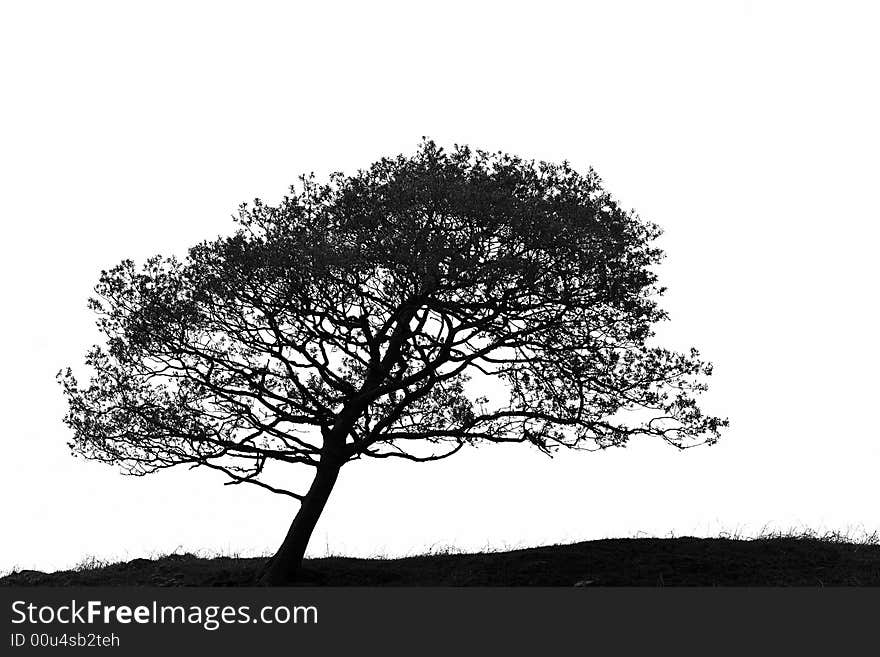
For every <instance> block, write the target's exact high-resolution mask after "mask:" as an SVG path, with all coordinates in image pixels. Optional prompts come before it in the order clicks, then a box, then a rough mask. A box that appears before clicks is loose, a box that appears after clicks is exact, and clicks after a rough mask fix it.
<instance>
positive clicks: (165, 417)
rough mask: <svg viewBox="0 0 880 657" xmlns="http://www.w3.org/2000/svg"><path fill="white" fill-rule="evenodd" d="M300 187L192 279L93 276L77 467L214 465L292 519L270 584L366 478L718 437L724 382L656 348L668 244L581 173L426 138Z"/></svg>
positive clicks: (256, 206)
mask: <svg viewBox="0 0 880 657" xmlns="http://www.w3.org/2000/svg"><path fill="white" fill-rule="evenodd" d="M300 183H301V184H300V185H298V186H296V187H292V188H291V191H290V195H289V196H287V197H285V198H284V200H283V202H281V203H280V204H279V205H278V206H277V207H272V206H268V205H265V204H263V203H262V202H260V201H259V200H257V201H255V202H254V203H253V204H252V205H250V206H248V205H243V206H242V207H241V209H240V213H239V217H238V219H237V221H238V223H239V228H238V229H237V231H236V232H235V234H234V235H232V236H230V237H222V238H218V239H215V240H213V241H206V242H203V243H201V244H199V245H197V246H195V247H193V248H191V249H190V250H189V253H188V256H187V257H186V258H185V259H184V260H182V261H181V260H178V259H175V258H162V257H159V256H157V257H154V258H151V259H150V260H148V261H147V262H146V264H145V265H144V266H143V267H141V268H138V267H136V266H135V265H134V263H133V262H131V261H129V260H126V261H123V262H122V263H121V264H119V265H118V266H116V267H115V268H113V269H111V270H110V271H105V272H102V274H101V277H100V281H99V283H98V285H97V287H96V293H97V297H96V298H93V299H91V300H90V307H91V308H93V309H94V311H96V313H97V314H98V316H99V319H98V324H99V327H100V329H101V331H102V332H103V334H104V335H105V336H106V344H105V345H103V346H95V347H93V348H92V350H91V351H90V352H89V354H88V356H87V361H86V362H87V364H88V365H89V366H91V368H92V370H93V375H92V378H91V381H90V383H89V384H88V385H87V386H83V387H81V386H79V385H78V384H77V381H76V379H75V378H74V376H73V374H72V373H71V371H70V369H67V370H66V371H63V372H61V373H59V378H60V380H61V383H62V385H63V388H64V392H65V394H66V397H67V400H68V403H69V412H68V414H67V415H66V416H65V421H66V423H67V424H68V425H69V426H70V427H71V428H72V429H73V431H74V438H73V440H72V442H71V444H70V445H71V448H72V450H73V451H74V452H75V453H78V454H80V455H82V456H85V457H86V458H89V459H95V460H99V461H104V462H108V463H114V464H118V465H120V466H121V467H122V468H123V469H124V471H126V472H128V473H131V474H135V475H142V474H146V473H150V472H154V471H156V470H159V469H163V468H168V467H171V466H174V465H179V464H188V465H191V466H205V467H208V468H214V469H216V470H219V471H221V472H223V473H224V474H225V475H226V476H228V477H229V478H230V481H229V482H227V483H250V484H254V485H257V486H262V487H264V488H266V489H268V490H270V491H272V492H275V493H282V494H286V495H289V496H291V497H294V498H296V499H297V500H298V501H299V503H300V505H299V511H298V513H297V514H296V516H295V518H294V520H293V522H292V524H291V526H290V529H289V531H288V533H287V536H286V538H285V539H284V541H283V543H282V544H281V546H280V548H279V550H278V551H277V553H276V554H275V556H274V557H273V558H272V560H271V561H270V563H269V565H268V566H267V568H266V570H265V571H264V574H263V576H262V581H263V583H268V584H277V583H283V582H287V581H290V580H291V579H292V578H293V577H294V576H295V574H296V571H297V569H298V567H299V565H300V563H301V561H302V557H303V554H304V552H305V550H306V546H307V544H308V541H309V537H310V535H311V533H312V530H313V529H314V527H315V524H316V523H317V521H318V518H319V516H320V514H321V512H322V510H323V508H324V505H325V503H326V502H327V499H328V496H329V495H330V492H331V490H332V488H333V485H334V483H335V481H336V479H337V476H338V474H339V471H340V468H341V466H342V465H344V464H345V463H347V462H349V461H351V460H353V459H363V458H402V459H409V460H411V461H431V460H436V459H442V458H445V457H447V456H450V455H452V454H454V453H456V452H458V451H459V450H461V449H462V448H463V447H464V446H466V445H479V444H481V443H531V444H532V445H534V446H535V447H537V448H538V449H539V450H541V451H543V452H546V453H551V452H552V451H554V450H556V449H557V448H560V447H568V448H578V449H598V448H605V447H609V446H618V445H623V444H624V443H626V442H627V440H628V439H629V438H630V437H631V436H636V435H646V436H656V437H657V438H660V439H662V440H664V441H666V442H668V443H670V444H672V445H675V446H678V447H687V446H690V445H693V444H700V443H705V442H709V443H711V442H714V441H715V440H716V439H717V438H718V434H719V429H720V428H721V427H723V426H726V424H727V423H726V420H721V419H719V418H716V417H711V416H707V415H705V414H704V413H703V412H702V411H701V410H700V409H699V407H698V406H697V404H696V402H695V398H694V395H695V394H696V393H698V392H700V391H702V390H704V389H705V384H704V383H703V382H702V380H703V377H704V376H706V375H709V374H710V373H711V366H710V365H709V364H707V363H705V362H702V361H701V360H699V358H698V354H697V352H696V351H694V350H691V352H690V353H688V354H679V353H674V352H670V351H667V350H665V349H662V348H660V347H657V346H651V345H650V344H649V342H650V340H651V338H652V336H653V331H652V325H654V324H655V323H656V322H658V321H660V320H663V319H665V317H666V315H665V313H664V312H663V311H662V310H661V309H660V308H659V307H658V305H657V302H656V298H657V297H658V296H659V295H660V294H662V289H661V288H659V287H658V286H657V284H656V275H655V274H654V273H653V271H652V266H654V265H656V264H657V263H658V261H659V260H660V258H661V256H662V253H661V251H660V250H659V249H657V248H655V247H654V246H652V243H653V241H654V240H655V238H656V237H657V236H658V235H659V233H660V231H659V229H658V228H657V226H655V225H653V224H650V223H647V222H645V221H642V220H640V219H639V218H638V217H637V216H636V215H634V214H633V213H632V212H626V211H623V210H622V209H621V208H620V207H619V206H618V205H617V203H616V202H615V201H614V200H613V199H612V198H611V197H610V196H609V195H608V194H607V193H606V192H605V191H604V190H603V188H602V186H601V183H600V180H599V178H598V177H597V176H596V174H595V173H594V172H593V171H592V170H591V171H590V172H588V173H587V174H586V175H581V174H579V173H578V172H576V171H575V170H574V169H572V168H571V167H570V166H569V164H568V163H562V164H549V163H544V162H541V163H535V162H531V161H524V160H522V159H520V158H518V157H514V156H511V155H507V154H503V153H486V152H483V151H479V150H471V149H469V148H467V147H462V146H456V147H455V148H454V149H452V150H450V151H446V150H444V149H442V148H439V147H438V146H437V145H436V144H434V143H433V142H432V141H427V140H426V141H423V142H422V144H421V146H420V148H419V149H418V150H417V152H416V153H415V154H414V155H412V156H403V155H401V156H398V157H394V158H385V159H382V160H380V161H379V162H377V163H375V164H373V165H372V166H371V167H370V168H369V169H367V170H363V171H359V172H358V173H357V174H356V175H352V176H345V175H343V174H340V173H337V174H333V175H332V176H330V178H329V180H328V182H326V183H318V182H316V181H315V179H314V178H313V177H302V178H301V179H300ZM490 385H491V386H492V387H489V386H490ZM481 390H482V391H490V392H491V393H492V394H490V395H488V396H486V395H480V394H479V391H481ZM490 397H491V398H492V399H490ZM273 462H280V463H287V464H294V465H300V466H308V467H311V468H314V470H315V474H314V479H313V482H312V484H311V487H310V488H309V489H308V491H306V492H305V493H302V492H295V491H293V490H289V489H288V488H286V487H285V486H282V485H279V484H278V483H277V482H276V481H275V480H273V479H271V478H270V477H269V476H268V474H267V471H266V467H267V464H269V463H273Z"/></svg>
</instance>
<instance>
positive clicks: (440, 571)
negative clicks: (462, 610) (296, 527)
mask: <svg viewBox="0 0 880 657" xmlns="http://www.w3.org/2000/svg"><path fill="white" fill-rule="evenodd" d="M264 562H265V560H264V559H237V558H230V557H217V558H213V559H205V558H199V557H196V556H193V555H190V554H174V555H169V556H166V557H162V558H159V559H155V560H149V559H134V560H133V561H129V562H125V563H116V564H110V565H100V566H98V567H83V568H79V569H76V570H68V571H59V572H56V573H42V572H38V571H32V570H26V571H20V572H13V573H11V574H9V575H7V576H5V577H3V578H0V585H4V586H72V585H103V586H107V585H110V586H117V585H119V586H124V585H149V586H247V585H252V584H253V582H254V580H255V577H256V575H257V573H258V572H259V570H260V568H261V566H262V565H263V563H264ZM300 584H302V585H310V586H314V585H318V586H325V585H326V586H575V585H580V586H853V585H862V586H867V585H870V586H880V545H878V544H877V543H876V542H865V543H848V542H843V541H839V540H827V539H824V540H823V539H819V538H814V537H807V538H804V537H782V538H763V539H755V540H737V539H728V538H687V537H685V538H667V539H657V538H639V539H606V540H597V541H587V542H583V543H575V544H570V545H557V546H548V547H539V548H530V549H524V550H514V551H510V552H490V553H478V554H433V555H425V556H416V557H407V558H401V559H355V558H347V557H327V558H322V559H309V560H307V561H306V563H305V567H304V572H303V577H302V578H301V582H300Z"/></svg>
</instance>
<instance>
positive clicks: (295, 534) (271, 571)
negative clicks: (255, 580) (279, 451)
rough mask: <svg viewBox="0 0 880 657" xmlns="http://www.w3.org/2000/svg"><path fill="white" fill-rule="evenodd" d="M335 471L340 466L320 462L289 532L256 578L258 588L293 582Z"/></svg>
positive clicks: (329, 490) (328, 493) (332, 482)
mask: <svg viewBox="0 0 880 657" xmlns="http://www.w3.org/2000/svg"><path fill="white" fill-rule="evenodd" d="M339 468H340V465H339V464H337V463H326V462H324V463H321V464H320V465H319V466H318V468H317V474H315V479H314V481H313V482H312V485H311V487H310V488H309V491H308V492H307V493H306V494H305V496H304V497H303V499H302V502H301V503H300V507H299V511H298V512H297V514H296V516H295V517H294V519H293V522H292V523H291V524H290V529H288V530H287V536H285V537H284V542H283V543H282V544H281V547H280V548H278V552H276V553H275V556H273V557H272V559H271V560H270V561H269V564H268V566H267V567H266V570H265V571H264V572H263V575H262V576H261V577H260V584H262V585H265V586H281V585H284V584H290V583H291V582H293V581H294V580H295V578H296V575H297V572H298V571H299V569H300V566H301V565H302V560H303V555H304V554H305V552H306V547H307V546H308V544H309V538H311V536H312V531H313V530H314V529H315V525H316V524H318V518H320V517H321V512H322V511H323V510H324V505H325V504H327V499H328V498H329V497H330V492H331V491H332V490H333V485H334V484H335V483H336V478H337V476H339Z"/></svg>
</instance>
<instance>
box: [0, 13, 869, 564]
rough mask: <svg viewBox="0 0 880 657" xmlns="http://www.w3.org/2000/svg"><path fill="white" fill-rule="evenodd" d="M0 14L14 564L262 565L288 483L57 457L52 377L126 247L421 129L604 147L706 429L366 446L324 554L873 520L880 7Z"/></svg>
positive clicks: (580, 155) (207, 222)
mask: <svg viewBox="0 0 880 657" xmlns="http://www.w3.org/2000/svg"><path fill="white" fill-rule="evenodd" d="M139 6H140V9H138V8H137V7H136V6H135V4H134V3H119V2H88V1H82V2H76V3H72V2H39V1H33V0H31V1H19V2H16V1H10V2H4V3H3V5H2V9H0V62H2V63H0V93H2V102H0V208H2V210H0V211H2V215H3V216H2V221H3V223H2V242H0V286H2V301H3V320H2V322H0V345H2V347H3V350H4V357H3V359H2V361H0V362H2V364H3V372H4V373H3V376H2V377H0V400H2V401H0V404H2V412H0V418H2V435H0V440H2V452H0V454H2V457H0V458H2V463H3V467H2V476H0V500H2V501H0V505H2V511H0V526H2V530H0V533H2V535H3V537H2V539H0V570H7V569H11V568H13V567H20V568H39V569H43V570H46V569H55V568H59V567H64V566H69V565H71V564H73V563H76V562H77V561H79V560H80V559H82V558H83V557H85V556H87V555H95V556H98V557H102V558H126V559H130V558H134V557H139V556H148V555H151V554H157V553H165V552H169V551H173V550H175V549H180V550H205V551H221V552H226V553H234V552H239V553H242V554H251V553H257V552H267V551H270V550H273V549H274V548H275V547H276V545H277V544H278V543H279V542H280V540H281V538H282V536H283V534H284V532H285V531H286V529H287V525H288V523H289V521H290V519H291V516H292V513H293V512H294V510H295V505H294V504H292V503H291V501H289V500H288V499H286V498H282V497H276V496H272V495H271V494H269V493H266V492H264V491H261V490H259V489H256V488H253V489H248V488H247V487H242V486H237V487H224V486H222V485H220V484H221V482H222V481H223V479H222V477H221V476H220V475H218V474H216V473H210V472H208V473H201V472H197V471H187V470H183V471H180V472H169V473H164V474H159V475H154V476H152V477H147V478H142V479H134V478H128V477H123V476H121V475H120V474H118V473H117V472H116V471H115V470H114V469H113V468H111V467H108V466H103V465H100V464H95V463H87V462H83V461H82V460H80V459H73V458H71V457H70V456H69V454H68V451H67V448H66V446H65V443H66V441H67V439H68V433H67V430H66V428H65V427H64V425H63V424H62V422H61V419H60V418H61V416H62V415H63V414H64V410H65V409H64V402H63V399H62V397H61V394H60V390H59V389H58V386H57V385H56V383H55V380H54V376H55V373H56V372H57V371H58V369H59V368H61V367H62V366H65V365H67V364H71V365H74V366H76V365H77V364H81V362H82V359H83V354H84V352H85V350H86V348H87V347H88V346H89V345H90V344H91V343H92V342H93V341H94V340H95V339H96V331H95V330H94V325H93V317H92V316H91V314H90V312H89V311H88V310H87V309H86V307H85V303H86V298H87V297H88V296H89V294H90V293H91V289H92V286H93V285H94V284H95V282H96V281H97V276H98V273H99V271H100V270H101V269H102V268H105V267H109V266H112V265H113V264H115V263H116V262H118V261H119V260H121V259H122V258H126V257H132V258H135V259H136V260H142V259H143V258H145V257H147V256H149V255H152V254H154V253H157V252H160V253H164V254H168V253H182V252H183V251H184V250H185V249H186V248H187V247H188V246H189V245H191V244H192V243H194V242H196V241H199V240H201V239H202V238H206V237H213V236H215V235H217V234H218V233H224V232H227V231H228V230H230V228H231V226H232V222H231V219H230V217H231V215H232V214H233V212H234V211H235V209H236V207H237V206H238V204H239V203H240V202H242V201H246V200H250V199H253V198H254V197H261V198H264V199H265V200H267V201H269V202H274V201H276V200H277V199H278V198H280V196H281V195H282V194H283V193H284V192H285V190H286V188H287V186H288V184H290V183H292V182H293V181H294V180H295V178H296V176H297V175H298V174H299V173H300V172H303V171H312V170H314V171H315V172H316V173H318V174H324V173H326V172H328V171H330V170H333V169H341V170H345V171H352V170H353V169H355V168H357V167H361V166H365V165H368V164H370V163H371V162H372V161H373V160H375V159H377V158H378V157H380V156H382V155H392V154H396V153H399V152H401V151H413V150H414V149H415V148H416V146H417V145H418V142H419V139H420V137H421V136H422V135H427V136H429V137H432V138H434V139H435V140H437V141H438V142H441V143H444V144H451V143H453V142H456V141H457V142H460V143H469V144H471V145H473V146H480V147H484V148H487V149H493V150H494V149H504V150H506V151H509V152H512V153H516V154H520V155H523V156H528V157H535V158H541V159H552V160H560V159H563V158H567V159H569V160H570V161H571V162H572V163H573V164H574V165H575V166H577V167H578V168H581V169H586V168H587V167H588V166H590V165H592V166H594V167H595V168H596V169H597V170H598V172H599V173H600V175H601V176H602V177H603V178H604V180H605V182H606V185H607V187H608V188H609V190H610V191H611V192H612V193H613V194H615V196H616V197H617V198H618V199H619V200H620V201H621V203H622V204H623V205H624V206H625V207H632V208H635V209H636V210H637V211H638V212H639V213H640V214H641V215H642V216H643V217H645V218H646V219H650V220H652V221H655V222H657V223H659V224H660V225H661V226H663V227H664V228H665V229H666V235H665V236H664V238H663V242H662V244H663V246H664V247H665V248H666V250H667V253H668V258H667V261H666V263H665V265H664V266H663V268H662V271H661V276H662V280H663V282H664V283H665V284H666V285H667V286H668V287H669V293H668V295H667V297H666V299H665V303H664V305H665V307H666V308H667V309H668V310H669V311H670V312H671V315H672V322H671V323H668V324H667V325H666V326H664V327H663V329H662V332H661V334H662V335H663V336H664V338H665V339H666V340H667V343H668V344H669V346H672V347H677V348H680V347H687V346H690V345H691V344H694V345H696V346H698V347H699V348H700V349H701V351H702V352H703V354H704V355H705V356H706V357H707V358H708V359H710V360H712V361H713V362H714V363H715V365H716V375H715V376H714V377H713V379H712V384H713V388H712V391H711V392H710V394H708V395H706V396H705V397H704V406H705V407H706V409H707V410H708V411H710V412H714V413H716V414H719V415H726V416H729V417H730V418H731V421H732V422H733V427H732V428H731V430H730V431H728V432H727V435H726V436H725V438H724V439H723V441H722V442H721V443H720V444H719V445H717V446H715V447H713V448H708V449H702V448H698V449H694V450H688V451H685V452H677V451H676V450H674V449H672V448H670V447H668V446H665V445H656V444H653V443H650V442H639V443H636V444H633V445H631V446H630V447H628V448H626V449H624V450H614V451H607V452H602V453H595V454H569V455H560V456H559V457H557V458H556V459H553V460H549V459H547V458H546V457H543V456H542V455H541V454H539V453H538V452H536V451H534V450H529V449H527V448H525V447H519V448H507V447H499V446H491V445H490V446H487V447H485V448H482V449H480V450H472V451H471V452H469V453H465V454H460V455H458V456H456V457H454V458H453V459H451V460H449V461H445V462H441V463H438V464H428V465H418V464H412V463H388V462H385V461H369V462H366V463H354V464H352V465H349V466H346V467H345V468H344V469H343V472H342V476H341V477H340V482H339V485H338V487H337V490H336V491H335V492H334V496H333V498H332V499H331V502H330V504H329V506H328V509H327V512H326V514H325V517H324V518H323V519H322V520H321V522H320V524H319V525H318V528H317V530H316V532H315V535H314V537H313V543H312V549H311V553H312V554H316V555H322V554H325V553H326V552H328V551H329V552H332V553H337V554H338V553H345V554H351V555H382V554H387V555H395V554H403V553H411V552H416V551H422V550H425V549H428V548H431V547H432V546H433V547H435V548H437V547H443V546H449V545H451V546H456V547H459V548H463V549H476V548H483V547H486V546H491V547H497V548H504V547H513V546H526V545H535V544H542V543H551V542H559V541H569V540H575V539H587V538H599V537H604V536H634V535H637V534H638V533H639V532H643V533H647V534H654V535H661V536H662V535H669V534H670V533H674V534H675V535H682V534H694V535H717V534H718V533H719V532H721V531H741V532H743V533H746V534H748V533H756V532H758V531H760V530H761V529H762V528H763V527H765V526H767V527H770V528H778V529H788V528H803V527H811V528H814V529H817V530H825V529H843V530H847V529H848V530H850V531H854V532H856V533H859V532H861V531H862V530H868V531H871V530H875V529H880V504H878V498H880V482H878V478H877V477H876V476H875V475H876V473H877V471H878V466H880V444H878V441H877V439H878V429H877V422H876V392H877V372H878V371H880V357H878V346H877V320H878V310H877V296H878V295H877V283H878V275H877V265H876V255H875V254H876V249H877V239H878V236H880V228H878V225H880V224H878V219H880V216H878V215H880V202H878V196H877V184H878V174H880V164H878V153H880V129H878V116H880V91H878V89H880V87H878V84H877V65H878V63H880V41H878V39H877V33H878V28H880V20H878V19H880V9H878V6H877V5H875V4H873V3H869V2H863V3H858V2H840V1H835V2H830V1H829V2H825V3H816V2H804V1H803V0H801V1H798V2H754V3H752V2H748V1H741V2H712V3H707V2H678V3H676V2H663V3H658V2H622V1H620V0H616V1H613V2H612V1H609V2H604V3H569V4H562V3H559V4H555V3H551V2H546V1H545V2H540V3H537V2H531V3H523V4H516V3H513V2H503V3H478V2H462V3H454V2H444V3H422V4H417V3H412V2H401V3H398V4H390V3H378V2H370V3H351V4H341V3H333V2H303V3H299V4H295V3H278V4H271V3H261V2H253V1H251V2H247V3H238V4H237V6H232V5H231V4H227V3H222V2H205V3H195V2H189V3H184V2H151V3H142V4H140V5H139Z"/></svg>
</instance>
